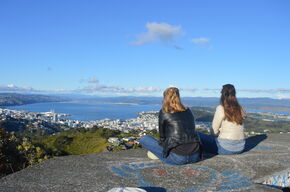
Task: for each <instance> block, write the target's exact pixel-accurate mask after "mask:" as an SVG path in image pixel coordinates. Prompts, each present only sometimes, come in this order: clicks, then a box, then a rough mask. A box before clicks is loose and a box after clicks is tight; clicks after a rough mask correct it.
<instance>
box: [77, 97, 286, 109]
mask: <svg viewBox="0 0 290 192" xmlns="http://www.w3.org/2000/svg"><path fill="white" fill-rule="evenodd" d="M162 99H163V98H162V97H134V96H123V97H95V98H86V99H80V100H77V101H76V102H80V103H128V104H129V103H131V104H142V105H161V104H162ZM219 99H220V98H218V97H182V102H183V104H184V105H186V106H190V107H191V106H194V107H210V108H215V107H216V106H217V105H218V104H219ZM238 100H239V102H240V104H241V105H242V106H243V107H244V108H245V109H246V110H266V111H284V112H290V99H271V98H238Z"/></svg>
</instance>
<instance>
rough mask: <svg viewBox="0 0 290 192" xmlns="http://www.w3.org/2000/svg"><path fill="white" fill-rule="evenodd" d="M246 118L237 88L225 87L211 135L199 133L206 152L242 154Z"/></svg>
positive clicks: (228, 85) (227, 85)
mask: <svg viewBox="0 0 290 192" xmlns="http://www.w3.org/2000/svg"><path fill="white" fill-rule="evenodd" d="M244 118H245V112H244V110H243V108H242V107H241V106H240V104H239V103H238V101H237V98H236V90H235V87H234V86H233V85H231V84H226V85H224V86H223V89H222V91H221V99H220V105H219V106H217V108H216V112H215V114H214V118H213V122H212V129H211V130H210V131H211V135H206V134H203V133H198V134H199V136H200V139H201V142H202V144H203V148H204V150H205V151H207V152H210V153H215V154H222V155H230V154H238V153H242V152H243V150H244V148H245V137H244V126H243V121H244ZM216 137H217V138H216Z"/></svg>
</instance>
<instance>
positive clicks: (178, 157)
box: [140, 87, 201, 165]
mask: <svg viewBox="0 0 290 192" xmlns="http://www.w3.org/2000/svg"><path fill="white" fill-rule="evenodd" d="M163 96H164V98H163V105H162V109H161V110H160V112H159V134H160V138H159V141H157V140H156V139H154V138H153V137H152V136H147V135H146V136H143V137H141V139H140V143H141V145H142V146H143V147H144V148H145V149H147V150H149V151H150V152H151V153H153V154H154V155H155V156H156V157H157V158H159V159H160V160H161V161H164V162H165V163H168V164H174V165H182V164H187V163H193V162H196V161H199V160H200V156H201V144H200V140H199V137H198V135H197V134H196V132H195V123H194V117H193V115H192V113H191V111H190V109H188V108H186V107H184V106H183V105H182V103H181V100H180V96H179V90H178V89H177V88H176V87H170V88H168V89H166V90H165V91H164V93H163Z"/></svg>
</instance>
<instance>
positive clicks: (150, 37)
mask: <svg viewBox="0 0 290 192" xmlns="http://www.w3.org/2000/svg"><path fill="white" fill-rule="evenodd" d="M146 28H147V32H146V33H143V34H139V35H137V39H136V40H135V41H133V42H131V43H130V44H131V45H136V46H138V45H143V44H145V43H151V42H162V43H169V42H172V41H174V40H175V39H176V38H177V37H179V35H181V34H182V28H181V26H173V25H169V24H167V23H155V22H151V23H147V24H146ZM178 48H179V47H178Z"/></svg>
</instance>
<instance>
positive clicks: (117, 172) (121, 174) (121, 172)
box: [112, 167, 132, 179]
mask: <svg viewBox="0 0 290 192" xmlns="http://www.w3.org/2000/svg"><path fill="white" fill-rule="evenodd" d="M112 171H113V172H114V173H116V174H118V175H120V176H121V177H125V178H127V179H129V178H132V175H129V174H127V173H125V172H124V171H123V170H121V169H119V168H117V167H112Z"/></svg>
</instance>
